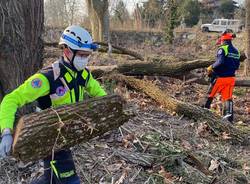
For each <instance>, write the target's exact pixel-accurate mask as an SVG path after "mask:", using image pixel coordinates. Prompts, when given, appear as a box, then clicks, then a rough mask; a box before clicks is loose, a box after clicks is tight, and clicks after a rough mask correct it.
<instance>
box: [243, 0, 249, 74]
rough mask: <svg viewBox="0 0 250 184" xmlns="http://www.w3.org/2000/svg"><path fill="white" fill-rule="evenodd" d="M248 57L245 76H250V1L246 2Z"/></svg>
mask: <svg viewBox="0 0 250 184" xmlns="http://www.w3.org/2000/svg"><path fill="white" fill-rule="evenodd" d="M245 3H246V46H247V48H246V55H247V58H248V59H247V61H246V62H245V66H244V75H245V76H249V75H250V0H246V2H245Z"/></svg>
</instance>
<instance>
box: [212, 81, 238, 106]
mask: <svg viewBox="0 0 250 184" xmlns="http://www.w3.org/2000/svg"><path fill="white" fill-rule="evenodd" d="M234 85H235V77H219V78H217V79H216V82H215V84H214V86H213V88H212V91H211V92H210V94H209V97H210V98H214V97H215V95H216V94H217V93H220V94H221V100H222V101H223V102H224V101H227V100H230V99H232V95H233V89H234Z"/></svg>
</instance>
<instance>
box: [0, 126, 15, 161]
mask: <svg viewBox="0 0 250 184" xmlns="http://www.w3.org/2000/svg"><path fill="white" fill-rule="evenodd" d="M12 143H13V137H12V134H11V131H10V129H7V130H6V129H5V130H4V131H3V133H2V140H1V143H0V157H3V158H4V157H6V156H7V155H8V154H9V152H10V150H11V146H12Z"/></svg>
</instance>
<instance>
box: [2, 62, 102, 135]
mask: <svg viewBox="0 0 250 184" xmlns="http://www.w3.org/2000/svg"><path fill="white" fill-rule="evenodd" d="M105 95H106V92H105V91H104V89H103V88H102V87H101V86H100V84H99V83H98V81H96V80H95V79H94V78H93V77H92V75H91V73H90V71H89V70H88V69H86V68H85V69H84V70H83V71H80V72H76V71H74V70H73V69H72V67H71V65H69V64H68V63H67V62H65V61H63V59H61V60H59V61H57V62H55V63H53V64H52V66H50V67H48V68H45V69H42V70H41V71H40V72H39V73H36V74H34V75H32V76H31V77H30V78H28V79H27V80H26V81H25V82H24V83H23V84H22V85H20V86H19V87H18V88H17V89H15V90H14V91H12V92H11V93H9V94H7V95H6V96H5V97H4V99H3V101H2V103H1V106H0V126H1V131H2V130H3V129H5V128H10V129H13V124H14V120H15V113H16V111H17V108H19V107H22V106H23V105H25V104H27V103H30V102H33V101H35V100H37V101H38V106H39V107H40V108H41V109H46V108H49V107H51V106H52V107H57V106H60V105H64V104H71V103H75V102H78V101H82V100H84V99H85V98H86V97H87V96H89V97H98V96H105Z"/></svg>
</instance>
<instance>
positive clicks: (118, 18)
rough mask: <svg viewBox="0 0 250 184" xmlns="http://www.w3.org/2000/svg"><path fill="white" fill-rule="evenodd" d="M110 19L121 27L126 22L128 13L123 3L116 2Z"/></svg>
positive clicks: (119, 0)
mask: <svg viewBox="0 0 250 184" xmlns="http://www.w3.org/2000/svg"><path fill="white" fill-rule="evenodd" d="M112 19H113V20H114V21H115V22H119V23H120V24H121V25H123V24H124V23H125V22H126V20H128V19H129V12H128V10H127V7H126V5H125V3H124V2H123V1H122V0H118V2H117V4H116V6H115V8H114V15H113V16H112Z"/></svg>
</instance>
